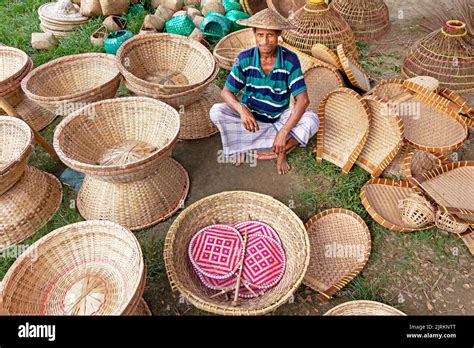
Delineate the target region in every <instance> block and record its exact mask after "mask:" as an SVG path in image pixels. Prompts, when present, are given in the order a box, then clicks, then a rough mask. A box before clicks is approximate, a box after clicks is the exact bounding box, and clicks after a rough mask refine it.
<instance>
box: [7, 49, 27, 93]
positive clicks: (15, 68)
mask: <svg viewBox="0 0 474 348" xmlns="http://www.w3.org/2000/svg"><path fill="white" fill-rule="evenodd" d="M29 64H30V60H29V58H28V55H27V54H26V53H25V52H23V51H22V50H19V49H17V48H14V47H7V46H1V47H0V92H2V91H4V90H6V89H8V87H9V86H10V84H11V83H15V81H16V80H17V79H18V77H19V76H21V75H22V74H23V72H24V71H25V70H26V69H27V67H28V65H29ZM18 83H19V81H18Z"/></svg>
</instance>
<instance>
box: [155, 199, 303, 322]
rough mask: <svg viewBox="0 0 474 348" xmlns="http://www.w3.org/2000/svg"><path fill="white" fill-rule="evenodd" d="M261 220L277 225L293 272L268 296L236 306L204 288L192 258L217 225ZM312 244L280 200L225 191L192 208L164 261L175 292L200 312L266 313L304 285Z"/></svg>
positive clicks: (172, 234) (170, 239) (174, 228)
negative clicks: (207, 230) (194, 243)
mask: <svg viewBox="0 0 474 348" xmlns="http://www.w3.org/2000/svg"><path fill="white" fill-rule="evenodd" d="M248 220H256V221H260V222H264V223H267V224H268V225H270V226H272V227H273V228H274V229H275V230H276V231H277V233H278V234H279V236H280V239H281V242H282V245H283V248H284V250H285V254H286V261H287V264H286V265H287V268H286V271H285V274H284V275H283V278H282V280H281V281H280V282H279V283H278V285H276V286H275V287H274V288H272V289H270V290H268V291H267V292H266V293H265V294H264V295H262V296H260V297H258V298H255V299H249V300H241V301H240V302H239V306H236V307H234V306H232V305H231V303H230V302H229V301H225V300H224V299H223V298H222V296H218V297H214V298H211V296H212V295H213V294H215V292H213V291H211V290H208V289H207V288H206V287H204V286H203V285H202V284H201V283H200V281H199V279H198V277H197V276H196V275H195V273H194V270H193V267H192V265H191V262H190V261H189V259H188V257H187V255H188V254H187V248H188V244H189V242H190V240H191V238H192V236H193V235H194V234H195V233H196V232H197V231H199V230H200V229H201V228H203V227H205V226H208V225H211V224H216V223H219V224H235V223H239V222H242V221H248ZM309 258H310V254H309V240H308V235H307V233H306V230H305V228H304V225H303V223H302V222H301V220H300V219H299V218H298V217H297V216H296V215H295V213H294V212H293V211H292V210H291V209H289V208H288V207H287V206H285V205H284V204H283V203H280V202H279V201H277V200H275V199H274V198H272V197H270V196H267V195H263V194H259V193H254V192H246V191H232V192H223V193H219V194H216V195H212V196H209V197H206V198H204V199H202V200H200V201H198V202H196V203H194V204H193V205H191V206H190V207H188V208H186V209H185V210H184V211H183V212H182V213H181V214H180V215H179V216H178V217H177V219H176V220H175V221H174V223H173V225H171V228H170V230H169V231H168V234H167V235H166V241H165V249H164V260H165V266H166V271H167V273H168V278H169V281H170V284H171V288H172V289H173V291H176V290H177V291H179V292H180V293H181V294H182V295H183V297H184V298H185V299H186V300H188V301H189V302H190V303H192V304H193V305H195V306H196V307H197V308H199V309H202V310H204V311H207V312H211V313H215V314H223V315H263V314H267V313H270V312H271V311H273V310H275V309H276V308H278V307H279V306H281V305H283V304H284V303H286V302H287V301H288V299H289V298H290V296H291V295H292V294H293V292H294V291H295V290H296V289H297V288H298V287H299V285H300V284H301V282H302V280H303V277H304V275H305V273H306V270H307V268H308V264H309Z"/></svg>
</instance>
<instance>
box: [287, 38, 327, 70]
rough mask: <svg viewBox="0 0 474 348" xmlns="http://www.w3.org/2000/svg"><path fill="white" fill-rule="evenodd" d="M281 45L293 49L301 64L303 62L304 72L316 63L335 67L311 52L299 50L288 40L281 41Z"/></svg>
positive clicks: (302, 68)
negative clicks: (311, 54)
mask: <svg viewBox="0 0 474 348" xmlns="http://www.w3.org/2000/svg"><path fill="white" fill-rule="evenodd" d="M279 45H280V46H282V47H285V48H287V49H289V50H290V51H292V52H293V53H295V54H296V55H297V56H298V58H299V60H300V64H301V71H302V72H303V74H304V73H306V72H307V71H308V70H309V69H311V68H314V67H315V66H316V65H319V66H324V67H327V68H329V69H331V68H334V67H333V66H332V65H330V64H327V63H325V62H323V61H322V60H319V59H316V58H314V57H312V56H310V55H309V54H306V53H304V52H302V51H300V50H298V49H297V48H296V47H293V46H291V45H289V44H287V43H286V42H279Z"/></svg>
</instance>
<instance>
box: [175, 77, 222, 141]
mask: <svg viewBox="0 0 474 348" xmlns="http://www.w3.org/2000/svg"><path fill="white" fill-rule="evenodd" d="M222 102H223V100H222V97H221V89H220V88H219V87H218V86H217V85H216V84H211V85H209V87H208V88H207V89H206V91H205V92H204V94H203V95H202V98H201V99H199V100H198V101H197V102H195V103H193V104H191V105H189V106H187V107H185V108H183V111H182V112H180V113H179V116H180V119H181V127H180V130H179V139H180V140H195V139H203V138H207V137H210V136H212V135H214V134H217V133H219V130H218V129H217V127H216V126H215V125H214V123H212V121H211V118H210V116H209V110H210V109H211V108H212V106H213V105H214V104H216V103H222ZM178 111H180V110H178Z"/></svg>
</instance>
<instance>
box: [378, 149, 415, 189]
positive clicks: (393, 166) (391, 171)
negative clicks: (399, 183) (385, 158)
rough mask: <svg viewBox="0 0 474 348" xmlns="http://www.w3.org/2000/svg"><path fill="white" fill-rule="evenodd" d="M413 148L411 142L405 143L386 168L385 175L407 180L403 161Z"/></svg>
mask: <svg viewBox="0 0 474 348" xmlns="http://www.w3.org/2000/svg"><path fill="white" fill-rule="evenodd" d="M412 149H413V148H412V147H411V146H410V145H409V144H407V143H403V145H402V147H401V148H400V150H398V153H397V154H396V156H395V157H394V158H393V159H392V161H391V162H390V164H389V165H388V166H387V168H385V170H384V171H383V173H382V175H383V176H384V177H396V178H397V179H401V180H405V179H406V177H405V172H404V167H403V163H404V161H405V157H406V156H407V155H408V154H409V153H410V151H411V150H412Z"/></svg>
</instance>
